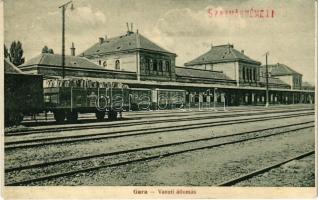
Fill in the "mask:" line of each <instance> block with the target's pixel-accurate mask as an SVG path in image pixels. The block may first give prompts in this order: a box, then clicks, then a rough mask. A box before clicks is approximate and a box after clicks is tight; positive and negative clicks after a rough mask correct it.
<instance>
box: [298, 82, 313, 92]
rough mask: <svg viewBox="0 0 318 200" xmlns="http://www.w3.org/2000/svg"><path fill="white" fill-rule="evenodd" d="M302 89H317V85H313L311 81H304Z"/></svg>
mask: <svg viewBox="0 0 318 200" xmlns="http://www.w3.org/2000/svg"><path fill="white" fill-rule="evenodd" d="M301 87H302V90H310V91H315V86H314V85H312V84H310V83H308V82H306V81H304V82H303V83H302V86H301Z"/></svg>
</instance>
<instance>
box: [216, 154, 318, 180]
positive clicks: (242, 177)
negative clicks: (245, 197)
mask: <svg viewBox="0 0 318 200" xmlns="http://www.w3.org/2000/svg"><path fill="white" fill-rule="evenodd" d="M314 153H315V151H308V152H306V153H302V154H299V155H297V156H294V157H291V158H288V159H286V160H283V161H281V162H277V163H275V164H272V165H268V166H266V167H264V168H261V169H258V170H255V171H252V172H250V173H247V174H244V175H242V176H239V177H237V178H233V179H230V180H227V181H225V182H223V183H220V184H218V186H233V185H235V184H237V183H240V182H243V181H246V180H248V179H251V178H253V177H255V176H257V175H261V174H263V173H265V172H268V171H270V170H272V169H275V168H278V167H280V166H282V165H283V164H286V163H289V162H291V161H294V160H299V159H302V158H305V157H307V156H310V155H313V154H314Z"/></svg>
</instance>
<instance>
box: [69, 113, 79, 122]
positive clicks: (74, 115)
mask: <svg viewBox="0 0 318 200" xmlns="http://www.w3.org/2000/svg"><path fill="white" fill-rule="evenodd" d="M66 119H67V121H68V122H76V121H77V119H78V112H76V111H73V112H68V113H67V115H66Z"/></svg>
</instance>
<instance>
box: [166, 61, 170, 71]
mask: <svg viewBox="0 0 318 200" xmlns="http://www.w3.org/2000/svg"><path fill="white" fill-rule="evenodd" d="M166 71H167V72H170V63H169V61H166Z"/></svg>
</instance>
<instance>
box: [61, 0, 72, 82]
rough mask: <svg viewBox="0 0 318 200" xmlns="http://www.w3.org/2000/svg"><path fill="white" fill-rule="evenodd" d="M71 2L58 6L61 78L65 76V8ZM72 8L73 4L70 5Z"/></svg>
mask: <svg viewBox="0 0 318 200" xmlns="http://www.w3.org/2000/svg"><path fill="white" fill-rule="evenodd" d="M70 3H72V1H69V2H67V3H65V4H63V5H61V6H60V7H59V8H62V78H63V79H64V77H65V10H66V8H67V5H69V4H70ZM71 8H73V4H72V7H71Z"/></svg>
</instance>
